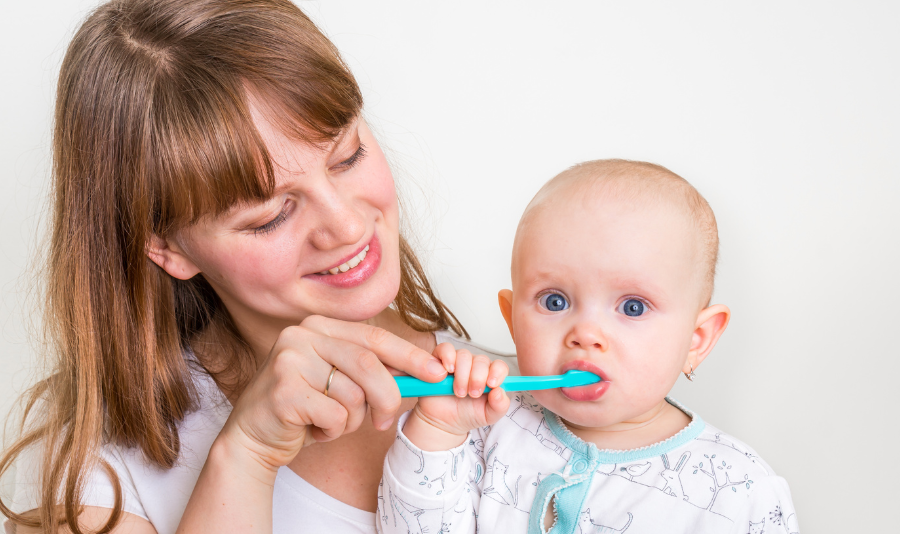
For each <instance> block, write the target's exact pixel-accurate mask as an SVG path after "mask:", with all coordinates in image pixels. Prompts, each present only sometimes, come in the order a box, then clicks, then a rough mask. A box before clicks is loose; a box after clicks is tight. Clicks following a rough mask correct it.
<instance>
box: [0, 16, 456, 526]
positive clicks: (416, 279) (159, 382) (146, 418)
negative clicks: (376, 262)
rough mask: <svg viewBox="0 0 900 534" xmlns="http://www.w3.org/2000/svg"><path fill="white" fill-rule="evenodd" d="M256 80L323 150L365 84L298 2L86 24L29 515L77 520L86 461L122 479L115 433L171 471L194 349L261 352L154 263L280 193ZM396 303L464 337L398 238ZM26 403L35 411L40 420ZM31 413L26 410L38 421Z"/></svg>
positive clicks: (66, 155)
mask: <svg viewBox="0 0 900 534" xmlns="http://www.w3.org/2000/svg"><path fill="white" fill-rule="evenodd" d="M248 91H252V92H253V93H254V95H256V96H258V97H259V98H260V99H261V100H263V101H265V102H266V103H267V105H269V106H271V107H272V108H273V109H275V110H277V113H276V114H275V115H277V117H276V118H277V120H279V122H280V124H279V125H280V126H281V127H283V128H284V129H285V131H286V132H288V133H290V134H292V135H294V136H296V137H297V138H298V139H300V140H302V141H304V142H307V143H309V144H310V145H321V144H322V143H325V142H328V141H331V140H333V139H335V138H336V137H337V136H338V135H339V134H340V133H341V131H342V130H343V129H344V128H346V127H347V126H348V125H349V124H350V123H351V122H352V121H353V120H354V119H355V118H356V117H357V116H358V115H359V113H360V111H361V108H362V95H361V93H360V90H359V87H358V86H357V84H356V81H355V79H354V78H353V75H352V74H351V73H350V70H349V69H348V68H347V65H346V64H344V62H343V61H342V59H341V58H340V55H339V54H338V51H337V49H336V48H335V47H334V45H333V44H332V43H331V42H330V41H329V40H328V39H327V38H326V37H325V36H324V35H322V33H321V32H319V30H318V29H317V28H316V26H315V25H314V24H313V23H312V22H311V21H310V20H309V19H308V18H307V17H306V16H305V15H304V14H303V13H302V12H301V11H300V10H299V9H298V8H297V7H296V6H295V5H293V4H292V3H291V2H290V1H288V0H191V1H189V2H185V1H183V0H113V1H111V2H109V3H107V4H104V5H102V6H101V7H99V8H98V9H97V10H96V11H95V12H94V13H93V14H91V16H90V17H89V18H88V19H87V20H86V22H85V23H84V24H83V25H82V26H81V28H80V29H79V30H78V31H77V33H76V34H75V37H74V38H73V40H72V42H71V44H70V45H69V48H68V51H67V52H66V55H65V59H64V60H63V64H62V67H61V71H60V76H59V85H58V88H57V100H56V111H55V124H54V132H53V192H54V197H53V220H52V225H51V238H50V248H49V254H48V258H47V265H46V273H45V277H46V278H45V283H46V300H45V317H44V319H45V321H44V328H45V329H46V331H47V332H48V338H49V339H50V340H51V341H52V351H51V353H52V357H53V358H54V360H53V362H52V365H53V371H52V373H51V374H50V376H49V378H47V379H45V380H42V381H41V382H39V383H38V384H36V385H35V386H34V387H33V388H32V389H31V390H30V391H29V392H28V393H27V394H26V397H25V398H24V400H25V403H24V404H25V415H24V417H23V422H22V430H21V435H20V437H19V438H18V441H16V442H15V443H14V444H13V445H12V446H11V447H10V448H9V449H8V450H7V451H6V452H5V453H4V454H3V455H2V457H0V474H2V473H4V472H5V471H7V470H8V468H9V467H10V466H11V465H12V464H13V463H14V461H15V459H16V458H17V457H19V456H20V455H21V454H22V453H23V451H24V450H25V449H27V448H29V447H42V449H41V451H42V453H43V454H42V455H41V457H42V458H43V464H42V466H41V470H40V472H41V477H42V478H41V488H40V501H41V504H40V508H39V516H38V517H34V516H33V515H28V517H26V516H24V515H17V514H14V513H12V510H10V509H9V508H8V507H7V506H6V505H5V504H4V503H2V502H0V512H2V513H4V514H6V515H7V516H8V517H10V518H11V519H12V520H14V521H15V522H17V523H20V524H23V525H28V526H35V527H41V526H42V527H43V528H45V529H48V530H53V529H55V525H59V524H62V523H65V524H67V525H68V527H69V528H70V529H71V530H72V531H73V532H76V533H80V532H81V530H80V528H79V526H78V524H77V516H78V514H79V512H80V506H81V494H82V490H83V487H84V484H85V479H86V476H87V474H88V473H90V472H91V471H92V470H93V469H95V468H98V467H101V468H103V469H105V470H106V471H107V473H109V475H110V476H111V478H112V479H113V484H114V486H115V487H116V504H115V507H114V510H113V513H112V515H111V517H110V519H109V522H108V524H107V525H106V526H105V527H104V529H103V531H108V530H109V529H111V528H113V527H114V526H115V525H116V524H117V522H118V520H119V519H120V517H121V513H122V496H121V487H120V486H119V484H118V480H117V479H116V477H115V474H114V473H113V472H112V469H111V468H110V466H109V465H107V464H105V462H103V461H102V460H101V459H100V458H99V449H100V447H101V445H102V444H103V443H114V444H117V445H121V446H129V447H137V448H139V449H140V450H141V451H142V452H143V454H144V456H145V457H146V459H147V460H148V461H149V462H152V463H154V464H156V465H158V466H160V467H163V468H170V467H172V466H173V465H174V464H175V462H176V459H177V458H178V454H179V440H178V430H177V425H178V422H179V421H181V420H182V419H183V418H184V417H185V415H186V414H187V413H189V411H190V410H192V409H195V408H196V406H197V398H196V392H195V391H194V389H193V385H192V381H191V378H190V372H189V369H188V367H187V365H188V364H187V362H186V361H185V353H186V352H188V351H193V352H194V353H195V354H197V356H198V359H199V361H200V362H203V363H204V364H206V363H207V361H208V360H207V359H205V358H204V354H210V355H212V354H216V355H222V354H224V355H226V358H224V360H225V361H226V362H227V363H226V364H225V365H224V367H223V366H218V368H216V369H213V368H210V369H209V370H210V371H211V373H212V374H213V376H214V378H216V379H217V381H218V380H220V379H222V378H223V377H233V380H232V381H231V382H229V384H230V385H231V386H233V387H237V388H240V387H242V386H243V385H244V384H245V383H246V381H247V380H249V379H250V378H251V377H252V375H253V372H254V371H255V364H254V361H253V358H252V357H250V354H249V348H248V346H247V345H246V343H245V342H244V341H243V340H242V339H241V336H240V335H239V333H238V331H237V329H236V327H235V325H234V324H233V322H232V321H231V318H230V316H229V314H228V312H227V311H226V309H225V308H224V306H223V304H222V302H221V301H220V300H219V298H218V296H217V295H216V293H215V292H214V291H213V289H212V287H211V286H210V285H209V284H208V283H207V282H206V281H205V280H204V278H203V277H202V276H195V277H194V278H192V279H190V280H187V281H182V280H177V279H174V278H172V277H170V276H169V275H168V274H167V273H166V272H165V271H163V270H162V269H161V268H159V267H158V266H157V265H156V264H154V263H153V262H152V261H150V260H149V258H148V257H147V255H146V252H145V246H146V244H147V243H148V241H149V239H150V238H151V236H153V235H156V236H161V237H165V236H168V235H171V233H172V232H174V231H176V230H178V229H180V228H184V227H185V226H188V225H190V224H192V223H194V222H197V221H198V220H199V219H200V218H202V217H204V216H210V215H212V216H215V215H216V214H221V213H223V212H224V211H225V210H227V209H228V208H229V207H231V206H233V205H235V204H237V203H250V202H255V201H260V200H264V199H266V198H268V197H269V196H270V195H271V193H272V191H273V186H274V172H273V163H272V161H271V159H270V157H269V153H268V151H267V149H266V146H265V144H264V143H263V141H262V139H261V137H260V135H259V133H258V132H257V130H256V128H255V126H254V124H253V121H252V120H251V117H250V113H249V110H248V102H247V99H248ZM400 264H401V271H402V274H401V284H400V291H399V293H398V295H397V297H396V299H395V301H394V303H393V306H394V308H395V309H396V310H397V312H398V313H399V314H400V316H401V317H402V318H403V320H404V321H405V322H406V323H407V324H409V325H410V326H411V327H413V328H414V329H416V330H418V331H433V330H438V329H444V328H450V329H452V330H453V331H454V332H456V333H457V334H458V335H467V334H466V332H465V330H464V329H463V328H462V326H461V325H460V323H459V322H458V321H457V320H456V318H455V317H454V316H453V314H452V313H451V312H450V311H449V310H448V309H447V308H446V307H445V306H444V305H443V304H442V303H441V302H440V301H439V300H438V299H437V298H436V297H435V295H434V293H433V292H432V290H431V287H430V285H429V283H428V280H427V278H426V276H425V274H424V271H423V269H422V267H421V265H420V264H419V262H418V260H417V259H416V256H415V254H414V253H413V251H412V249H411V248H410V246H409V244H408V243H407V242H406V240H405V239H403V237H402V236H401V239H400ZM29 413H30V415H29ZM26 421H27V423H26Z"/></svg>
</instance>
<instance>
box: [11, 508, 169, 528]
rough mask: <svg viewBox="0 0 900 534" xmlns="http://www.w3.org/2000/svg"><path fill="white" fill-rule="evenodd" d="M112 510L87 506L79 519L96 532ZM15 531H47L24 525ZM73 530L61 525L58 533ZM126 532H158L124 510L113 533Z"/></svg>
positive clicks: (82, 524) (84, 526)
mask: <svg viewBox="0 0 900 534" xmlns="http://www.w3.org/2000/svg"><path fill="white" fill-rule="evenodd" d="M110 511H111V510H110V509H109V508H100V507H99V506H85V507H84V510H83V511H82V512H81V514H80V515H79V516H78V521H79V523H80V524H81V529H82V530H85V531H88V532H96V531H97V530H99V529H100V528H101V527H103V526H104V525H106V521H107V520H108V519H109V512H110ZM31 514H33V515H37V511H36V510H33V511H32V512H31ZM26 515H28V514H26ZM13 532H14V533H15V534H42V533H43V532H45V531H43V530H41V529H39V528H33V527H23V526H21V525H20V526H18V527H14V529H13ZM71 532H72V531H71V530H69V527H61V528H60V529H59V530H57V533H58V534H71ZM126 533H127V534H157V533H156V529H155V528H153V525H151V524H150V522H149V521H147V520H146V519H144V518H143V517H138V516H136V515H134V514H129V513H128V512H124V513H123V514H122V520H121V521H120V522H119V526H117V527H116V528H115V529H114V530H113V531H112V534H126Z"/></svg>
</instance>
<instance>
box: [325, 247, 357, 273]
mask: <svg viewBox="0 0 900 534" xmlns="http://www.w3.org/2000/svg"><path fill="white" fill-rule="evenodd" d="M367 252H369V245H366V248H364V249H362V252H360V253H359V254H357V255H356V256H353V257H352V258H350V259H349V260H347V263H342V264H340V265H338V266H337V267H335V268H334V269H328V270H327V271H322V272H320V273H319V274H337V273H346V272H347V271H349V270H350V269H352V268H354V267H356V266H357V265H359V264H360V263H362V261H363V260H364V259H366V253H367Z"/></svg>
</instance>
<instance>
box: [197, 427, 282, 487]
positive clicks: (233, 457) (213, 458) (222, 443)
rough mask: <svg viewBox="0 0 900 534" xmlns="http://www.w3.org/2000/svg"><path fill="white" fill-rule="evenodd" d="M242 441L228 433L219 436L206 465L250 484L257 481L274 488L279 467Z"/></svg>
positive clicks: (210, 450)
mask: <svg viewBox="0 0 900 534" xmlns="http://www.w3.org/2000/svg"><path fill="white" fill-rule="evenodd" d="M241 441H242V440H240V439H237V438H236V437H234V436H232V435H230V434H228V433H227V432H222V433H221V434H219V437H217V438H216V440H215V441H214V442H213V444H212V447H210V449H209V456H208V457H207V459H206V465H207V466H209V467H212V468H213V469H216V470H220V469H221V470H223V471H228V472H230V474H231V476H232V477H235V478H243V479H246V480H247V482H248V483H252V482H253V481H255V482H258V483H259V484H260V485H263V486H270V487H271V486H274V485H275V477H276V476H277V475H278V466H275V465H272V464H271V463H270V462H268V461H266V460H265V459H264V456H263V455H260V454H258V453H257V452H256V451H253V450H251V448H249V447H247V446H246V445H245V444H244V443H241Z"/></svg>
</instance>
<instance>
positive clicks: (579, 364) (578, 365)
mask: <svg viewBox="0 0 900 534" xmlns="http://www.w3.org/2000/svg"><path fill="white" fill-rule="evenodd" d="M572 369H575V370H577V371H588V372H589V373H594V374H595V375H597V376H599V377H600V381H599V382H597V383H596V384H588V385H587V386H578V387H576V388H559V390H560V391H561V392H562V394H563V395H565V396H566V397H568V398H569V399H571V400H573V401H595V400H597V399H599V398H600V397H602V396H603V394H604V393H606V390H608V389H609V386H610V382H609V380H607V378H606V374H605V373H604V372H603V370H602V369H600V368H599V367H597V366H596V365H594V364H593V363H591V362H589V361H586V360H575V361H572V362H569V363H567V364H565V365H563V367H562V372H563V373H565V372H566V371H571V370H572Z"/></svg>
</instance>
